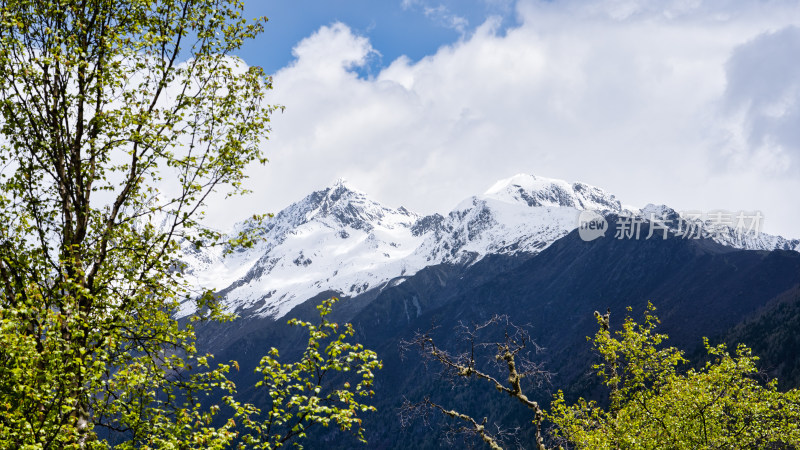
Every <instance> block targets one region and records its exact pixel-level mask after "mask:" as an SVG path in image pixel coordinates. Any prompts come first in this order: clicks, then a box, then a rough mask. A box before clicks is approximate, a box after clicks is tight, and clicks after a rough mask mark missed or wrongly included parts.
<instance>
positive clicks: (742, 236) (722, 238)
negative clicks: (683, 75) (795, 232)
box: [640, 204, 800, 252]
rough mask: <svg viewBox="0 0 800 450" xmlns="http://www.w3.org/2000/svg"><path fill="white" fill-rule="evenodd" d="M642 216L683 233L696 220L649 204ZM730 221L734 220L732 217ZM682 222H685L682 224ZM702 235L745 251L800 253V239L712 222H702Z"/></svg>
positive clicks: (643, 209)
mask: <svg viewBox="0 0 800 450" xmlns="http://www.w3.org/2000/svg"><path fill="white" fill-rule="evenodd" d="M640 215H641V217H643V218H644V219H646V220H650V219H651V218H654V219H656V220H659V221H661V222H663V223H664V224H666V225H667V226H668V227H669V228H670V229H671V230H673V231H674V232H677V233H681V230H684V231H685V230H686V228H687V227H686V224H685V221H686V220H689V221H691V220H695V219H693V218H692V217H688V216H687V217H684V216H682V215H681V214H680V213H679V212H677V211H675V210H674V209H672V208H670V207H669V206H666V205H653V204H649V205H647V206H645V207H644V208H642V209H641V210H640ZM730 219H734V218H733V217H731V218H730ZM681 221H684V223H683V224H681ZM700 224H701V227H702V231H701V234H702V235H703V236H704V237H707V238H710V239H712V240H714V241H716V242H718V243H720V244H722V245H725V246H728V247H734V248H739V249H745V250H794V251H796V252H800V239H791V240H790V239H786V238H784V237H782V236H774V235H771V234H767V233H760V232H757V230H755V229H751V230H737V229H736V226H735V225H734V226H731V225H726V224H721V223H715V222H714V221H712V220H709V219H706V220H702V218H701V220H700Z"/></svg>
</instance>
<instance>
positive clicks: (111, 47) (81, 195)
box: [0, 0, 374, 449]
mask: <svg viewBox="0 0 800 450" xmlns="http://www.w3.org/2000/svg"><path fill="white" fill-rule="evenodd" d="M242 7H243V6H242V2H241V1H239V0H128V1H120V0H82V1H76V0H2V1H0V134H1V136H0V447H1V448H22V449H51V448H52V449H62V448H107V447H109V446H112V445H116V446H117V447H118V448H222V447H225V446H227V445H230V444H231V442H232V440H233V439H234V437H235V436H236V433H237V431H236V430H235V422H234V418H233V417H231V418H230V419H229V420H227V421H225V420H223V422H224V424H223V425H222V426H215V425H212V424H213V423H218V422H214V417H215V416H216V415H218V413H219V410H220V406H219V405H211V406H210V407H207V406H204V405H203V404H202V403H201V401H200V400H201V399H204V398H206V395H207V394H208V393H209V392H210V391H211V390H218V389H221V390H222V392H224V393H227V394H228V395H227V396H226V397H225V399H226V403H227V404H228V406H231V407H234V408H235V411H236V412H238V414H240V415H246V416H247V417H251V416H252V417H253V419H250V420H251V423H250V425H252V424H253V423H255V420H256V418H257V415H255V414H249V413H254V411H255V410H254V409H253V408H252V407H251V406H249V405H239V404H238V403H237V402H236V401H235V400H234V398H233V397H232V394H233V392H234V388H235V387H234V386H233V384H232V383H231V382H230V381H228V380H227V378H226V373H227V372H228V371H229V370H230V365H215V364H212V362H211V358H210V355H203V354H200V353H198V351H197V349H196V347H195V344H194V330H193V326H192V323H194V322H196V321H197V320H205V319H220V320H222V319H225V318H227V316H225V315H224V314H223V313H222V312H221V310H220V308H219V306H218V305H217V304H216V303H215V302H214V301H213V299H214V297H213V295H211V294H210V293H209V292H204V293H201V292H193V291H191V290H190V289H189V286H187V283H186V281H185V280H184V278H183V274H182V270H181V264H180V263H179V254H180V249H181V246H182V245H183V246H188V245H190V244H191V245H194V246H201V245H222V244H226V242H223V240H222V236H221V235H220V234H219V233H217V232H214V231H213V230H210V229H209V228H206V227H204V226H202V220H203V214H204V210H205V206H206V201H207V200H208V199H209V198H210V197H209V196H211V195H213V193H214V192H220V193H223V194H225V195H236V194H242V193H244V192H245V189H244V188H243V185H242V182H243V180H244V179H245V177H246V176H245V167H246V166H248V165H249V164H251V163H264V162H265V161H266V159H265V158H264V155H263V154H262V150H261V147H262V144H263V141H264V139H265V133H266V132H267V131H268V130H269V118H270V114H271V113H272V112H273V110H274V108H273V107H271V106H269V105H268V104H267V103H266V102H265V95H266V93H267V92H268V90H269V89H270V88H271V80H270V79H269V77H266V76H265V75H264V73H263V71H262V70H261V69H260V68H258V67H246V66H245V65H244V64H243V63H242V62H241V61H240V60H238V59H237V58H235V57H232V56H230V55H231V53H232V52H234V51H236V50H237V49H238V48H240V47H241V45H242V44H243V42H245V41H246V40H247V39H251V38H253V37H255V36H256V35H258V34H259V33H260V32H261V31H262V29H263V24H264V22H265V20H266V19H265V18H260V19H256V20H255V21H252V22H250V21H246V20H244V19H242V18H241V12H242ZM249 242H251V241H250V240H249V238H248V236H240V237H238V238H237V239H234V240H233V241H231V242H227V244H231V248H233V247H234V246H236V245H247V244H248V243H249ZM186 298H196V299H197V311H198V312H197V313H196V314H195V315H193V316H192V317H191V320H190V324H189V326H185V327H181V326H179V324H178V323H177V322H176V321H175V320H174V319H173V314H174V312H175V308H176V307H177V305H178V303H179V302H180V301H181V300H183V299H186ZM345 334H346V333H345ZM340 344H341V345H335V346H334V347H331V349H335V350H336V351H347V352H350V353H353V354H354V355H355V356H358V357H359V358H361V357H363V358H367V359H369V356H370V355H369V354H366V353H363V351H362V352H361V353H359V350H357V349H356V348H355V347H348V346H346V345H344V343H341V342H340ZM372 356H374V355H372ZM269 361H271V360H269V359H268V360H266V362H265V364H266V365H265V366H264V369H263V370H264V373H265V376H272V375H270V374H271V372H270V371H273V370H274V371H276V372H275V376H278V374H282V375H281V376H286V377H288V379H284V380H283V382H285V383H289V384H291V381H290V380H291V378H292V377H294V376H300V373H303V372H302V368H298V371H299V372H295V371H288V372H281V371H282V370H285V369H286V370H288V368H287V367H285V366H276V365H270V363H269ZM362 361H364V359H362ZM365 364H366V365H367V366H370V364H373V363H372V361H371V359H370V361H368V362H365ZM342 367H344V366H342ZM370 367H374V364H373V365H372V366H370ZM337 368H338V367H331V369H332V370H336V369H337ZM364 373H366V372H364ZM363 383H366V381H364V382H363ZM267 385H268V386H267V387H268V388H270V389H273V388H274V389H279V390H280V389H285V388H284V387H282V386H283V385H280V384H273V385H270V384H269V383H268V382H267ZM360 386H363V387H366V386H367V384H361V385H360ZM281 392H282V391H281ZM278 395H283V394H282V393H279V394H278ZM337 395H338V394H337ZM341 395H345V394H341ZM291 398H293V397H291ZM292 401H294V400H292ZM298 401H301V402H307V403H309V404H310V403H311V399H310V398H309V399H306V400H298ZM297 404H298V405H300V403H297ZM344 405H346V406H345V409H346V410H349V408H351V407H352V408H354V410H355V409H360V408H361V405H360V404H359V403H357V402H355V401H354V400H352V399H350V400H347V399H346V401H345V402H344ZM222 406H224V405H222ZM311 409H312V410H313V409H314V407H312V408H311ZM232 414H233V413H232ZM276 414H278V416H279V415H280V411H279V412H277V413H276ZM325 414H330V416H331V417H333V416H336V417H335V418H334V420H336V421H337V423H338V424H340V426H345V425H346V424H348V423H352V422H348V420H351V419H352V420H355V419H354V417H355V416H354V415H350V416H348V414H350V413H347V412H342V411H340V410H339V409H337V408H333V407H332V409H330V410H324V411H318V410H316V412H314V413H313V415H311V416H308V415H306V416H304V420H305V419H306V418H308V420H312V421H322V420H323V419H324V415H325ZM340 417H341V420H339V418H340ZM269 420H272V421H275V420H276V419H275V417H273V416H270V419H269ZM258 427H259V426H256V429H257V430H258V429H259V428H258ZM261 431H263V430H261ZM265 434H266V435H268V434H269V430H266V431H263V432H261V433H260V434H258V436H256V437H255V438H254V439H259V440H260V441H264V442H266V441H267V440H268V439H267V438H265V437H263V436H264V435H265Z"/></svg>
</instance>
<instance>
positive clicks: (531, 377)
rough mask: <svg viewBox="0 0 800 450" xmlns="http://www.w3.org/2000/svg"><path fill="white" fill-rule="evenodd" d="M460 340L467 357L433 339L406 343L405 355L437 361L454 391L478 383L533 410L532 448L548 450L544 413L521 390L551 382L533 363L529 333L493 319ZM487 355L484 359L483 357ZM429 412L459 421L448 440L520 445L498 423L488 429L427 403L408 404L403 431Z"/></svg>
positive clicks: (464, 330)
mask: <svg viewBox="0 0 800 450" xmlns="http://www.w3.org/2000/svg"><path fill="white" fill-rule="evenodd" d="M498 328H499V329H502V330H503V338H502V340H495V341H492V340H489V339H490V338H486V339H484V336H485V334H486V332H491V331H492V330H493V329H498ZM460 335H461V337H462V338H463V340H464V341H465V342H466V343H467V344H468V345H467V347H468V348H467V349H466V350H465V351H462V352H459V353H451V352H448V351H446V350H444V349H442V348H440V347H438V346H437V345H436V343H435V342H434V340H433V337H432V335H431V333H417V334H416V335H415V336H414V338H413V339H411V340H410V341H404V342H403V343H402V344H401V346H402V348H404V349H410V348H417V349H418V350H419V353H420V355H421V356H422V357H423V358H424V359H425V360H426V361H434V362H436V363H438V364H440V365H441V366H442V368H443V375H444V376H445V377H446V378H449V379H450V380H451V381H452V382H453V385H454V386H455V385H456V383H457V382H458V381H474V380H479V382H481V383H485V384H487V385H488V386H491V387H492V388H494V389H495V390H497V392H500V393H501V394H504V395H507V396H509V397H510V398H512V399H514V401H516V402H519V403H520V404H522V405H523V406H524V407H525V408H527V409H528V410H530V413H531V423H532V425H533V427H534V433H535V434H534V442H533V443H532V445H530V446H531V447H532V448H537V449H539V450H544V449H545V448H546V447H545V445H544V438H543V436H542V432H541V428H542V421H543V419H544V416H545V411H544V410H543V409H542V408H541V407H540V406H539V404H538V403H537V402H536V401H534V400H532V399H530V398H528V396H527V395H526V394H525V392H524V389H523V382H524V381H532V382H534V383H536V384H537V385H538V384H540V383H541V382H542V381H544V380H547V379H548V378H549V374H548V373H547V372H545V371H544V370H542V368H541V367H540V366H539V365H538V364H536V363H534V362H533V361H532V359H531V358H530V352H531V351H532V350H534V351H535V350H538V347H537V346H536V344H535V343H534V342H533V340H532V339H531V337H530V335H529V334H528V332H527V330H525V328H523V327H519V326H516V325H514V324H513V323H512V322H511V321H510V320H509V318H508V316H505V315H503V316H494V317H492V318H491V319H489V320H488V321H486V322H485V323H482V324H475V325H472V326H466V325H462V326H461V327H460ZM484 352H485V353H489V355H484V354H483V353H484ZM482 356H491V359H492V360H493V361H494V364H492V365H496V367H494V368H492V367H491V365H490V367H485V368H484V367H482V366H483V364H481V363H480V362H479V359H481V357H482ZM430 411H435V412H438V413H441V414H443V415H445V416H446V417H448V418H450V419H455V420H456V421H457V423H460V424H461V426H456V427H452V428H450V429H449V431H448V435H455V434H466V435H472V436H475V437H477V438H479V439H480V440H481V441H483V442H484V443H485V444H486V445H487V446H489V448H492V449H501V448H503V445H506V444H505V441H507V440H516V433H515V432H513V431H508V430H504V429H502V428H501V427H500V426H498V425H497V424H494V423H487V422H488V419H487V418H485V417H484V418H483V420H479V419H475V418H474V417H472V416H470V415H469V414H465V413H463V412H460V411H457V410H455V409H451V408H449V407H446V406H444V405H442V404H441V403H439V402H438V401H436V400H432V399H431V398H430V397H426V398H424V399H422V400H421V401H417V402H410V401H406V402H405V404H404V405H403V408H402V412H401V420H402V421H403V423H404V425H407V424H409V423H410V421H411V420H412V419H413V418H415V417H418V416H421V417H423V418H427V414H428V413H429V412H430Z"/></svg>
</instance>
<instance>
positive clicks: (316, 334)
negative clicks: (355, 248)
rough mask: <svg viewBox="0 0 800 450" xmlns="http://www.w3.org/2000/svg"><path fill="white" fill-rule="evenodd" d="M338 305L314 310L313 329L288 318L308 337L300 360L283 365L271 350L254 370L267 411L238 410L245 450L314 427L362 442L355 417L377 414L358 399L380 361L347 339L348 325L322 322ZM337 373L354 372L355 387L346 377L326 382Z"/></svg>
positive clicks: (368, 392)
mask: <svg viewBox="0 0 800 450" xmlns="http://www.w3.org/2000/svg"><path fill="white" fill-rule="evenodd" d="M337 301H338V299H336V298H332V299H330V300H326V301H324V302H322V304H321V305H319V306H317V309H318V310H319V312H320V323H319V324H317V325H314V324H312V323H311V322H304V321H301V320H297V319H291V320H289V324H290V325H292V326H299V327H303V328H306V329H307V331H308V335H309V336H308V344H307V346H306V349H305V351H304V353H303V356H302V357H301V358H300V360H299V361H295V362H290V363H281V362H280V361H279V360H278V358H279V356H280V355H279V353H278V350H277V349H276V348H274V347H273V348H272V349H270V351H269V354H267V355H266V356H264V357H263V358H262V359H261V362H260V363H259V365H258V367H257V368H256V372H258V373H260V374H261V375H262V377H263V378H262V380H261V381H259V382H258V383H257V384H256V387H259V388H263V389H265V390H266V391H267V393H268V395H269V396H270V401H269V404H270V407H269V410H267V411H261V410H259V409H258V408H255V407H253V406H251V405H246V406H245V407H243V408H242V409H241V411H240V414H239V415H241V416H243V418H244V425H245V428H246V429H248V434H247V435H245V437H244V438H243V442H244V443H245V444H246V445H247V448H261V449H271V448H276V447H280V446H282V445H284V444H285V443H286V442H289V441H290V440H291V439H296V438H303V437H305V436H306V434H307V433H308V431H309V429H310V428H311V427H313V426H315V425H322V426H324V427H327V426H329V425H331V424H334V425H336V426H338V427H339V428H340V429H341V430H342V431H345V430H350V429H352V428H353V427H355V430H354V431H355V434H356V436H357V437H358V439H359V440H360V441H362V442H366V440H365V439H364V434H363V429H362V427H361V419H360V418H359V417H358V413H359V412H367V411H374V410H375V407H374V406H370V405H366V404H364V403H361V399H363V398H365V397H371V396H372V395H374V391H372V389H371V387H372V383H373V380H374V375H373V371H374V370H376V369H379V368H381V362H380V361H378V359H377V355H376V354H375V352H373V351H370V350H366V349H364V347H363V346H362V345H361V344H351V343H349V342H346V341H345V340H346V339H347V338H348V337H351V336H353V334H355V330H354V329H353V326H352V325H351V324H349V323H348V324H345V325H344V326H342V327H340V326H339V325H338V324H336V323H333V322H329V321H328V320H327V319H326V318H325V316H327V315H328V314H330V312H331V310H332V307H333V304H334V303H335V302H337ZM336 372H355V374H354V377H355V378H356V380H357V381H354V383H355V386H351V385H350V381H348V380H347V378H345V379H339V380H337V381H338V384H336V385H331V382H330V381H329V379H330V377H331V375H333V374H335V373H336Z"/></svg>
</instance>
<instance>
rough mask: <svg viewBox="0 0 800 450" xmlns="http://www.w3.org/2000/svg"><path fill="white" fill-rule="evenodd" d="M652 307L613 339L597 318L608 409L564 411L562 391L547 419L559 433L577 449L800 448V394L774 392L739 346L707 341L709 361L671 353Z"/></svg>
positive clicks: (588, 405)
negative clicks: (698, 362) (691, 361)
mask: <svg viewBox="0 0 800 450" xmlns="http://www.w3.org/2000/svg"><path fill="white" fill-rule="evenodd" d="M654 310H655V308H653V307H652V305H649V307H648V310H647V312H646V313H645V317H644V323H643V324H637V323H636V322H635V321H633V320H632V319H631V318H630V317H628V318H626V319H625V323H624V325H623V327H622V329H621V330H619V331H618V332H617V333H616V337H614V336H612V335H611V333H610V332H609V330H608V315H604V316H601V315H600V314H598V313H595V314H596V316H597V317H598V322H599V323H600V325H601V328H600V330H599V331H598V332H597V334H596V335H595V336H594V339H593V343H594V346H595V348H596V349H597V351H598V352H599V353H600V355H601V357H602V363H600V364H598V365H596V366H595V369H597V374H598V375H599V376H601V377H602V378H603V382H604V384H605V385H606V386H607V387H608V388H609V389H610V394H609V399H608V408H607V409H603V408H601V407H600V406H599V405H598V404H597V403H595V402H592V401H589V402H587V401H586V400H583V399H580V400H579V401H578V402H577V403H576V404H574V405H569V406H568V405H567V404H566V401H565V399H564V395H563V393H561V392H559V393H558V394H557V395H556V397H555V401H554V402H553V404H552V410H551V413H550V415H549V418H550V419H551V420H552V421H553V422H554V423H555V424H556V425H557V426H558V429H557V434H558V435H560V436H561V437H562V438H564V439H565V441H566V442H567V443H568V444H571V445H574V446H575V447H577V448H591V449H604V448H608V449H612V448H632V449H633V448H674V449H696V448H787V447H788V448H794V447H797V446H798V445H800V425H799V424H800V392H799V391H797V390H792V391H789V392H785V393H782V392H779V391H778V390H777V381H776V380H772V381H769V382H767V383H766V384H763V383H760V382H759V381H758V379H757V375H758V371H757V368H756V361H757V360H758V358H757V357H755V356H753V355H752V354H751V352H750V349H749V348H747V347H746V346H744V345H739V346H738V347H737V349H736V352H735V354H733V355H732V354H731V353H730V352H729V351H728V350H727V349H726V347H725V345H724V344H723V345H718V346H711V345H709V343H708V340H705V341H704V342H705V346H706V350H707V351H708V354H709V357H710V360H709V361H708V362H707V363H706V364H705V366H704V367H702V368H701V369H691V368H690V369H688V370H685V371H682V370H679V367H680V366H681V365H683V364H686V363H687V362H688V361H687V360H686V359H685V358H684V356H683V353H682V352H681V351H679V350H678V349H676V348H674V347H663V346H662V345H661V344H662V343H663V341H664V340H665V339H667V336H666V335H664V334H659V333H656V332H655V328H656V325H657V324H658V319H657V317H656V316H655V315H654V314H653V311H654Z"/></svg>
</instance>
